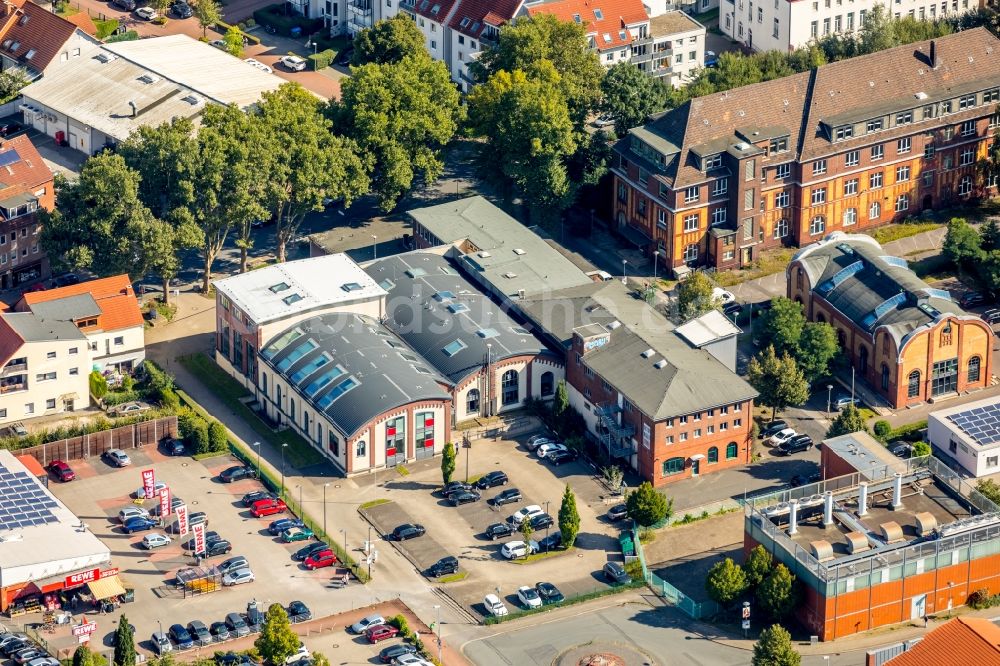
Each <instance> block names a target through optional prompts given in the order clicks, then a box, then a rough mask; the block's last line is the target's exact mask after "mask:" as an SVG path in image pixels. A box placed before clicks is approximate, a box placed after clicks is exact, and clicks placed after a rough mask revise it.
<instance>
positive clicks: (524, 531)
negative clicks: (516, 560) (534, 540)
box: [518, 518, 535, 557]
mask: <svg viewBox="0 0 1000 666" xmlns="http://www.w3.org/2000/svg"><path fill="white" fill-rule="evenodd" d="M518 531H520V532H521V538H522V539H524V543H525V544H526V545H530V544H531V535H532V534H534V533H535V528H534V527H533V526H532V525H531V520H530V519H528V518H525V519H524V520H522V521H521V526H520V527H519V528H518ZM524 552H525V557H527V556H528V553H529V552H530V548H527V547H526V548H525V549H524Z"/></svg>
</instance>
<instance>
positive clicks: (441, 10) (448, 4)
mask: <svg viewBox="0 0 1000 666" xmlns="http://www.w3.org/2000/svg"><path fill="white" fill-rule="evenodd" d="M458 2H459V0H414V3H413V11H414V13H416V14H418V15H420V16H423V17H424V18H428V19H430V20H432V21H436V22H437V23H445V22H447V20H448V16H449V15H450V14H451V10H452V9H453V8H454V7H455V4H456V3H458Z"/></svg>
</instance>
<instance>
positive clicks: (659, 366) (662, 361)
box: [653, 358, 667, 370]
mask: <svg viewBox="0 0 1000 666" xmlns="http://www.w3.org/2000/svg"><path fill="white" fill-rule="evenodd" d="M653 367H654V368H656V369H657V370H662V369H663V368H665V367H667V359H665V358H661V359H660V360H659V361H657V362H656V363H654V364H653Z"/></svg>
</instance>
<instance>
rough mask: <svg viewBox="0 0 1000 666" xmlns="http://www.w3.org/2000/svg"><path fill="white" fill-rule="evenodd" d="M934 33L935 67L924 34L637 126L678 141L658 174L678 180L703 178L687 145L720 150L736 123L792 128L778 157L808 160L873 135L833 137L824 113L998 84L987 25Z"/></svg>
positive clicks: (998, 61) (995, 48)
mask: <svg viewBox="0 0 1000 666" xmlns="http://www.w3.org/2000/svg"><path fill="white" fill-rule="evenodd" d="M934 41H935V45H936V52H937V57H938V60H939V63H940V66H939V67H938V68H937V69H934V68H931V67H930V66H929V64H928V62H927V61H928V55H929V53H930V42H929V41H924V42H917V43H914V44H908V45H905V46H899V47H896V48H893V49H887V50H885V51H880V52H879V53H873V54H871V55H867V56H861V57H858V58H851V59H848V60H841V61H839V62H834V63H829V64H827V65H823V66H821V67H818V68H816V69H813V70H811V71H808V72H802V73H799V74H794V75H792V76H786V77H783V78H780V79H775V80H773V81H767V82H764V83H757V84H753V85H749V86H744V87H742V88H734V89H733V90H729V91H726V92H722V93H714V94H712V95H706V96H704V97H698V98H695V99H692V100H690V101H688V102H686V103H685V104H682V105H681V106H679V107H677V108H676V109H673V110H671V111H669V112H668V113H665V114H663V115H662V116H660V117H659V118H657V119H656V120H654V121H653V122H651V123H649V124H648V125H646V126H645V127H644V128H643V130H642V131H644V132H646V133H648V134H652V137H651V138H652V139H653V140H654V142H661V143H662V146H669V145H670V144H673V145H674V146H678V147H679V154H678V155H676V156H674V157H673V158H671V156H670V155H669V154H668V157H667V160H668V163H667V166H666V169H665V171H663V172H661V173H660V176H659V177H660V178H662V179H663V180H664V181H665V182H666V183H667V184H670V185H673V186H674V187H675V188H676V187H684V186H686V185H689V184H692V183H696V182H702V181H704V180H705V175H704V173H702V171H701V170H700V169H698V168H697V166H696V164H695V160H694V158H693V156H691V155H690V149H691V148H692V147H695V146H699V145H705V144H717V145H716V148H717V149H716V150H715V152H719V151H725V150H726V148H727V146H731V145H735V144H736V143H738V142H740V141H743V139H742V138H738V137H737V136H736V130H737V128H747V127H761V128H769V129H771V130H774V129H776V128H784V129H786V130H787V131H788V134H789V136H790V139H789V148H790V150H791V154H789V153H781V154H779V156H778V157H777V158H775V161H781V162H785V161H788V160H789V159H791V158H793V157H795V158H798V159H800V160H808V159H813V158H815V157H820V156H822V155H825V154H830V153H832V152H833V151H834V149H836V150H837V151H838V152H839V151H842V150H846V149H849V148H850V147H851V146H852V145H854V144H859V145H864V144H867V143H870V142H871V136H864V135H863V136H860V137H857V138H855V139H853V140H849V141H843V142H838V143H836V144H831V143H830V141H829V140H828V139H827V138H826V137H825V136H824V135H823V133H822V132H820V131H819V130H820V122H821V121H829V120H831V119H834V118H837V117H841V118H843V117H844V116H845V114H851V115H855V114H856V115H857V116H858V117H859V120H860V119H862V118H861V117H862V116H864V115H865V113H866V112H870V114H871V116H872V117H875V116H880V115H884V114H886V113H889V112H891V111H892V110H894V109H897V108H898V109H899V110H904V109H905V108H917V107H919V106H921V105H922V104H924V103H930V102H933V101H935V100H940V99H948V98H951V97H955V96H958V95H960V94H961V93H963V92H965V91H972V90H976V89H977V88H985V87H989V86H990V85H998V84H1000V39H998V38H997V37H995V36H994V35H992V34H991V33H990V32H989V31H988V30H987V29H986V28H975V29H972V30H963V31H962V32H958V33H954V34H952V35H947V36H945V37H939V38H938V39H936V40H934ZM859 90H863V91H864V94H859ZM918 93H921V96H920V97H917V95H918ZM981 113H982V108H978V109H971V110H969V111H963V112H961V113H955V114H953V115H952V116H950V118H953V121H954V122H961V121H962V120H963V119H965V116H974V115H976V114H980V115H981ZM919 127H920V124H919V123H914V124H913V125H905V126H903V127H900V128H898V130H896V129H894V130H889V131H886V132H883V133H882V134H881V135H880V138H881V137H884V139H886V140H888V139H892V138H894V135H895V134H900V133H907V134H912V133H914V132H917V131H919ZM644 140H646V139H645V138H644ZM627 142H628V140H627V139H626V140H624V141H623V142H622V143H621V144H620V147H621V149H627V146H628V143H627ZM657 148H658V149H659V148H661V146H657ZM764 163H765V164H766V163H767V159H765V160H764Z"/></svg>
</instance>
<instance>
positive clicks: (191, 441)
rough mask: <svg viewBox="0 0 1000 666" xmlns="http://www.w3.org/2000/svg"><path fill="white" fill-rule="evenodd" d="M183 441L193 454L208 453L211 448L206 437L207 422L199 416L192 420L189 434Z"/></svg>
mask: <svg viewBox="0 0 1000 666" xmlns="http://www.w3.org/2000/svg"><path fill="white" fill-rule="evenodd" d="M184 443H185V444H186V445H187V447H188V449H189V450H191V451H193V452H194V453H195V454H199V453H208V452H209V451H210V450H211V448H210V447H211V444H210V442H209V439H208V423H207V422H206V421H205V419H203V418H200V417H199V418H197V419H196V420H195V421H194V422H193V424H192V429H191V434H190V436H189V437H187V438H186V439H185V442H184Z"/></svg>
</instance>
